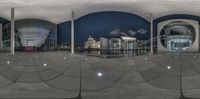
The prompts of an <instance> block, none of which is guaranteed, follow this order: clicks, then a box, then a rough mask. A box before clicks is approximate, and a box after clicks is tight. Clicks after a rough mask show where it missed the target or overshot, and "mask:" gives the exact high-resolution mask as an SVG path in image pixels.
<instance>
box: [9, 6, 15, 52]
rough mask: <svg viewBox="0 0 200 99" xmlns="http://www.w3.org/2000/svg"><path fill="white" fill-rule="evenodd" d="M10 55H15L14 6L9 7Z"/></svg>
mask: <svg viewBox="0 0 200 99" xmlns="http://www.w3.org/2000/svg"><path fill="white" fill-rule="evenodd" d="M10 43H11V44H10V51H11V55H15V8H11V41H10Z"/></svg>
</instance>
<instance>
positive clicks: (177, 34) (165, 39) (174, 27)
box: [160, 21, 195, 52]
mask: <svg viewBox="0 0 200 99" xmlns="http://www.w3.org/2000/svg"><path fill="white" fill-rule="evenodd" d="M160 38H161V42H162V44H163V46H164V47H165V48H166V49H167V50H168V51H170V52H184V51H185V50H187V49H188V48H190V47H191V46H192V44H193V42H194V40H195V30H194V28H193V26H192V25H190V24H188V23H185V22H181V21H176V22H171V23H169V24H167V25H166V26H165V27H164V28H163V29H162V31H161V37H160Z"/></svg>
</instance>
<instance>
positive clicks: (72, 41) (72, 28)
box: [71, 11, 74, 54]
mask: <svg viewBox="0 0 200 99" xmlns="http://www.w3.org/2000/svg"><path fill="white" fill-rule="evenodd" d="M71 53H72V54H74V11H72V12H71Z"/></svg>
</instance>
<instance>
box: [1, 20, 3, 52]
mask: <svg viewBox="0 0 200 99" xmlns="http://www.w3.org/2000/svg"><path fill="white" fill-rule="evenodd" d="M2 29H3V28H2V24H0V49H2V48H3V40H2V36H3V31H2Z"/></svg>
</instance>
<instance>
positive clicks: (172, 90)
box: [0, 52, 200, 99]
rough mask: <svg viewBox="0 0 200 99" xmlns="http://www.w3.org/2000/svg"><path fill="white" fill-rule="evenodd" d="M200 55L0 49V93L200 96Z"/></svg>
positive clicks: (153, 98)
mask: <svg viewBox="0 0 200 99" xmlns="http://www.w3.org/2000/svg"><path fill="white" fill-rule="evenodd" d="M199 59H200V55H199V54H198V53H180V54H175V53H159V54H154V55H153V54H149V55H143V56H124V57H116V58H105V57H93V56H85V55H78V54H70V53H69V52H35V53H25V52H18V53H16V55H14V56H11V55H10V54H9V53H6V52H4V53H0V98H70V97H75V96H77V95H78V94H79V90H80V85H81V92H82V97H83V99H178V98H179V95H180V85H182V89H183V93H184V95H185V96H188V97H193V98H199V97H200V84H199V83H200V75H199V73H200V66H199V63H200V61H199Z"/></svg>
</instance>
